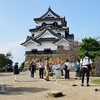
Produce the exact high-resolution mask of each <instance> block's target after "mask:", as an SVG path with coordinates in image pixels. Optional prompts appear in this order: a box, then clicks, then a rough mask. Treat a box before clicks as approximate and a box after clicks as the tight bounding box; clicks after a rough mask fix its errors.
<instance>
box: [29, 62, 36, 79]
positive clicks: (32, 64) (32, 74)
mask: <svg viewBox="0 0 100 100" xmlns="http://www.w3.org/2000/svg"><path fill="white" fill-rule="evenodd" d="M35 68H36V64H35V62H34V61H32V62H31V64H30V72H31V75H30V77H32V78H34V71H35Z"/></svg>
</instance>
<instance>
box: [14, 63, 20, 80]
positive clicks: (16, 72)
mask: <svg viewBox="0 0 100 100" xmlns="http://www.w3.org/2000/svg"><path fill="white" fill-rule="evenodd" d="M13 71H14V75H15V82H16V81H18V74H19V69H18V62H16V63H15V65H14V68H13Z"/></svg>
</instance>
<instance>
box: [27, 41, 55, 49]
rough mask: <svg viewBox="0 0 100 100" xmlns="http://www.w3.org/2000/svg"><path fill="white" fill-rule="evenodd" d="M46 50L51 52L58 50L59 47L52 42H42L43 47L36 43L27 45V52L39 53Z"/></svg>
mask: <svg viewBox="0 0 100 100" xmlns="http://www.w3.org/2000/svg"><path fill="white" fill-rule="evenodd" d="M46 48H51V50H57V45H55V44H52V42H48V41H46V42H42V45H36V44H35V43H29V44H28V45H26V51H30V50H32V49H37V50H38V51H41V50H44V49H46Z"/></svg>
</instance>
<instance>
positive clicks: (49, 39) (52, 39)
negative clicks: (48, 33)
mask: <svg viewBox="0 0 100 100" xmlns="http://www.w3.org/2000/svg"><path fill="white" fill-rule="evenodd" d="M55 40H58V39H56V38H40V39H38V42H41V41H55Z"/></svg>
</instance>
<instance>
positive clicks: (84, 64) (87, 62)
mask: <svg viewBox="0 0 100 100" xmlns="http://www.w3.org/2000/svg"><path fill="white" fill-rule="evenodd" d="M37 66H38V70H39V78H42V79H45V80H46V81H50V79H49V75H50V68H51V66H50V63H49V58H47V59H46V61H45V62H43V61H42V60H41V59H40V60H39V62H38V63H37V64H36V63H35V62H34V61H32V62H31V63H30V66H29V71H30V72H31V74H30V76H31V77H32V78H34V73H35V71H36V68H37ZM91 68H92V60H91V59H90V57H89V53H88V52H85V56H84V58H82V59H81V60H78V61H77V62H76V63H75V71H76V79H77V78H78V77H79V79H81V82H82V84H81V86H84V77H85V74H86V77H87V86H90V85H89V76H90V70H91ZM52 70H53V72H54V74H55V78H56V79H57V78H60V76H61V75H65V76H64V78H65V79H70V61H69V60H68V59H67V60H66V61H65V63H64V64H63V65H61V63H60V62H57V61H55V62H54V64H53V65H52ZM63 70H64V74H63ZM44 73H45V78H44ZM14 74H15V81H17V80H18V74H19V70H18V62H16V63H15V65H14Z"/></svg>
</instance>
